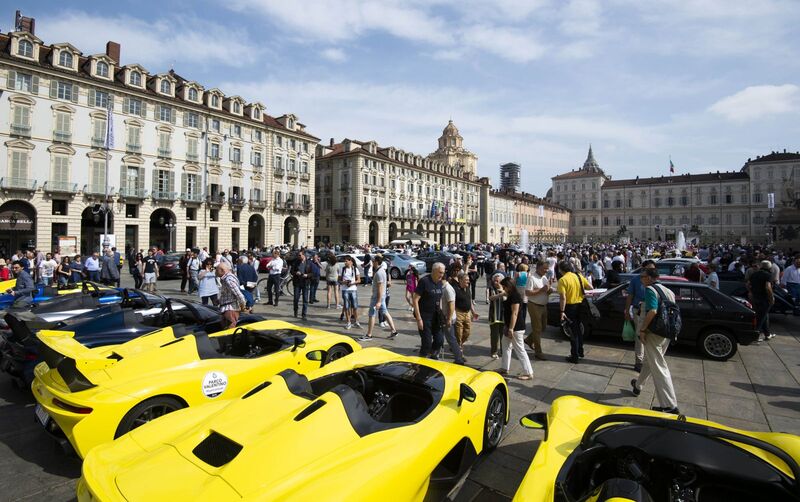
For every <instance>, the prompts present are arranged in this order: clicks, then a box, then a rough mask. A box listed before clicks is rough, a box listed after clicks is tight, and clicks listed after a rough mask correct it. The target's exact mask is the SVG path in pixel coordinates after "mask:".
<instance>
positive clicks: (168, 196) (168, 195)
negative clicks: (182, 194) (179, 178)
mask: <svg viewBox="0 0 800 502" xmlns="http://www.w3.org/2000/svg"><path fill="white" fill-rule="evenodd" d="M176 197H177V194H176V193H175V192H170V191H168V190H153V200H163V201H174V200H175V198H176Z"/></svg>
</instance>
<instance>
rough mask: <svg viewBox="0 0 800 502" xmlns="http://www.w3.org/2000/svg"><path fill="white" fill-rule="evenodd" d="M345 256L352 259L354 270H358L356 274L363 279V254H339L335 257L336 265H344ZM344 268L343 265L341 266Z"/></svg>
mask: <svg viewBox="0 0 800 502" xmlns="http://www.w3.org/2000/svg"><path fill="white" fill-rule="evenodd" d="M345 256H350V257H352V258H353V260H354V261H355V264H356V268H357V269H358V274H359V275H360V276H361V277H364V255H363V254H353V253H339V254H337V255H336V262H337V263H344V258H345ZM341 267H344V265H341Z"/></svg>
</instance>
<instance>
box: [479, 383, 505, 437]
mask: <svg viewBox="0 0 800 502" xmlns="http://www.w3.org/2000/svg"><path fill="white" fill-rule="evenodd" d="M505 427H506V398H505V396H503V391H501V390H500V389H495V390H494V391H493V392H492V395H491V397H490V398H489V404H488V405H487V406H486V421H485V423H484V427H483V451H485V452H489V451H492V450H494V449H495V448H497V445H499V444H500V440H501V439H503V430H504V429H505Z"/></svg>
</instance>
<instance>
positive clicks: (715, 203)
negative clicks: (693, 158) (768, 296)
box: [548, 147, 800, 242]
mask: <svg viewBox="0 0 800 502" xmlns="http://www.w3.org/2000/svg"><path fill="white" fill-rule="evenodd" d="M798 178H800V154H796V153H791V152H789V153H787V152H784V153H778V152H773V153H771V154H770V155H766V156H764V157H758V158H756V159H753V160H751V159H748V161H747V163H746V164H745V165H744V167H743V168H742V169H741V170H739V171H733V172H716V173H706V174H682V175H674V176H660V177H651V178H639V177H636V178H635V179H624V180H612V179H611V177H610V176H608V175H606V174H605V172H604V171H603V170H602V169H600V166H599V165H598V163H597V161H596V160H595V158H594V154H593V152H592V148H591V147H589V154H588V156H587V159H586V161H585V162H584V164H583V167H581V168H580V169H577V170H573V171H570V172H568V173H564V174H560V175H558V176H554V177H553V178H552V182H553V186H552V188H551V190H550V192H548V196H549V197H550V199H551V200H552V201H553V202H556V203H558V204H561V205H564V206H566V207H568V208H569V209H571V210H572V217H571V219H570V231H569V234H570V237H571V238H572V239H573V240H594V239H596V240H606V239H613V238H618V237H622V236H626V237H631V238H635V239H674V238H675V236H676V235H677V233H678V232H679V231H683V232H684V233H685V234H686V235H687V236H697V237H700V238H701V239H702V240H727V241H732V240H741V239H745V240H750V241H759V242H761V241H764V240H765V239H766V238H767V234H768V231H767V229H766V228H765V225H766V224H768V223H769V217H770V210H769V208H768V207H767V199H768V194H769V193H773V194H775V199H776V206H780V205H782V204H783V202H784V200H785V199H787V200H788V199H789V198H790V193H794V194H795V197H797V194H798V191H800V188H799V187H800V183H799V182H800V179H798Z"/></svg>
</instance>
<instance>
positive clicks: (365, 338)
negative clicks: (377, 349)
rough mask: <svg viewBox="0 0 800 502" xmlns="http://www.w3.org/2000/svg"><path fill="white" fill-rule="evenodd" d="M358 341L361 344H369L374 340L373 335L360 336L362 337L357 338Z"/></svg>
mask: <svg viewBox="0 0 800 502" xmlns="http://www.w3.org/2000/svg"><path fill="white" fill-rule="evenodd" d="M357 340H358V341H359V342H369V341H371V340H372V335H370V336H367V335H364V336H360V337H358V338H357Z"/></svg>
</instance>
